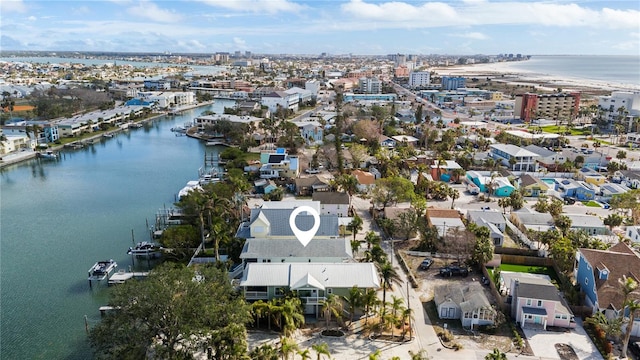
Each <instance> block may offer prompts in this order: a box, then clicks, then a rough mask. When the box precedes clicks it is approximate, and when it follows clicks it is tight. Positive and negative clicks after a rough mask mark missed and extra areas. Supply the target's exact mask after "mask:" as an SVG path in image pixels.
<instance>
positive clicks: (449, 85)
mask: <svg viewBox="0 0 640 360" xmlns="http://www.w3.org/2000/svg"><path fill="white" fill-rule="evenodd" d="M466 83H467V81H466V79H465V78H463V77H462V76H443V77H442V86H441V87H442V90H456V89H458V88H463V87H465V85H466Z"/></svg>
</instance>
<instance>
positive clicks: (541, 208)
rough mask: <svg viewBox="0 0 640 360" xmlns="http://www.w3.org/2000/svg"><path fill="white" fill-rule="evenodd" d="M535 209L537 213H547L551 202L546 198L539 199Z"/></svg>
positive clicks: (534, 206) (534, 205)
mask: <svg viewBox="0 0 640 360" xmlns="http://www.w3.org/2000/svg"><path fill="white" fill-rule="evenodd" d="M533 209H534V210H535V211H537V212H541V213H545V212H547V211H548V210H549V202H548V201H547V198H546V197H539V198H538V201H536V203H535V204H533Z"/></svg>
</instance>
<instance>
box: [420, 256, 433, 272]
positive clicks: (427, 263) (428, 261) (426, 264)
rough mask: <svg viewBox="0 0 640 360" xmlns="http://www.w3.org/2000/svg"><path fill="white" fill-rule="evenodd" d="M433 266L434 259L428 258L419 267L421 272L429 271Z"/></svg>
mask: <svg viewBox="0 0 640 360" xmlns="http://www.w3.org/2000/svg"><path fill="white" fill-rule="evenodd" d="M431 265H433V259H430V258H426V259H424V260H422V262H421V263H420V266H419V267H418V268H419V269H420V270H429V268H430V267H431Z"/></svg>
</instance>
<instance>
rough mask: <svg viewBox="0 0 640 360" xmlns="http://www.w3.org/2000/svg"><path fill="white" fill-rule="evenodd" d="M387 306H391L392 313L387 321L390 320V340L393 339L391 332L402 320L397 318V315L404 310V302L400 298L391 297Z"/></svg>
mask: <svg viewBox="0 0 640 360" xmlns="http://www.w3.org/2000/svg"><path fill="white" fill-rule="evenodd" d="M389 305H391V311H392V312H391V314H390V315H391V317H389V320H391V339H393V332H394V329H395V327H396V325H398V323H399V321H401V320H404V319H402V318H401V317H399V316H398V313H399V312H400V313H401V312H402V311H403V310H404V300H403V299H402V298H400V297H397V296H394V295H391V302H390V303H389Z"/></svg>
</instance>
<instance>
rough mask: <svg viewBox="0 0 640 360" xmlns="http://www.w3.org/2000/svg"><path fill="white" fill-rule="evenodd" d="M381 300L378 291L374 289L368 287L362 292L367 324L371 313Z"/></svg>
mask: <svg viewBox="0 0 640 360" xmlns="http://www.w3.org/2000/svg"><path fill="white" fill-rule="evenodd" d="M379 302H380V300H379V299H378V293H377V292H376V291H375V290H374V289H367V290H365V292H364V293H363V294H362V306H364V312H365V318H364V322H365V324H366V323H368V322H369V313H370V312H371V311H372V310H373V309H375V307H376V306H377V305H378V303H379Z"/></svg>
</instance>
